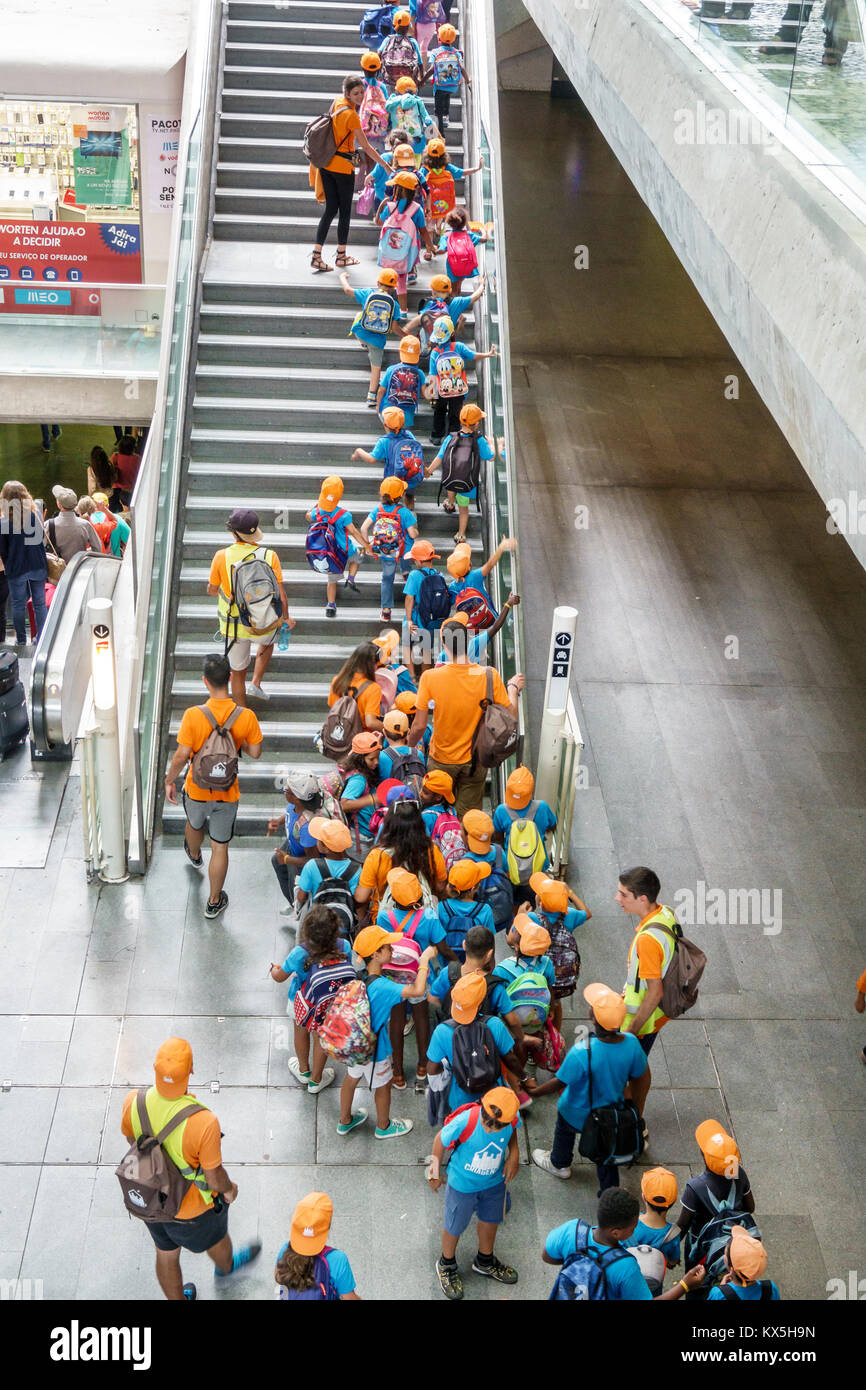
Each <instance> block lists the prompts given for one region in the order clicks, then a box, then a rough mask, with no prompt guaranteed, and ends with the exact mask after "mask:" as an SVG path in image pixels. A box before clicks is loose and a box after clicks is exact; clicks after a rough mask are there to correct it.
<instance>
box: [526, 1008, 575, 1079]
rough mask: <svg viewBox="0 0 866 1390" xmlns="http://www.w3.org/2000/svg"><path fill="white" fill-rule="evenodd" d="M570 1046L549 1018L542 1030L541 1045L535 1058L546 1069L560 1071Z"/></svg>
mask: <svg viewBox="0 0 866 1390" xmlns="http://www.w3.org/2000/svg"><path fill="white" fill-rule="evenodd" d="M567 1051H568V1048H567V1047H566V1045H565V1038H564V1037H563V1036H562V1034H561V1033H560V1031H559V1029H558V1028H556V1027H555V1026H554V1024H553V1020H552V1019H548V1020H547V1022H546V1023H545V1025H544V1027H543V1028H542V1030H541V1047H540V1048H538V1049H537V1050H536V1051H535V1057H534V1060H535V1061H536V1062H537V1064H538V1066H540V1067H543V1068H544V1070H545V1071H559V1068H560V1067H561V1066H562V1064H563V1062H564V1061H565V1054H566V1052H567Z"/></svg>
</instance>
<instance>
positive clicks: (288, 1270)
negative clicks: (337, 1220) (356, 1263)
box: [274, 1192, 361, 1303]
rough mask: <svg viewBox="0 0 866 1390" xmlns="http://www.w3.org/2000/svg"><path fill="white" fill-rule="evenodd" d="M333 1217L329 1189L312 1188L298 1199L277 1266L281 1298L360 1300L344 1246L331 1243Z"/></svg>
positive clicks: (333, 1300)
mask: <svg viewBox="0 0 866 1390" xmlns="http://www.w3.org/2000/svg"><path fill="white" fill-rule="evenodd" d="M333 1218H334V1204H333V1202H332V1201H331V1199H330V1197H329V1196H328V1194H327V1193H326V1192H309V1193H308V1194H307V1196H306V1197H302V1198H301V1200H300V1202H298V1205H297V1206H296V1207H295V1210H294V1211H293V1212H292V1225H291V1231H290V1234H289V1239H288V1240H287V1241H286V1243H285V1245H284V1246H283V1247H282V1249H281V1250H280V1253H279V1254H278V1255H277V1263H276V1266H275V1268H274V1279H275V1281H276V1283H277V1287H278V1290H279V1296H280V1298H281V1299H285V1300H287V1301H292V1300H294V1299H300V1298H303V1299H306V1300H311V1301H312V1300H322V1301H326V1302H336V1300H337V1299H342V1300H343V1301H344V1302H358V1303H360V1301H361V1299H360V1295H359V1294H357V1293H356V1292H355V1276H354V1274H353V1273H352V1266H351V1265H350V1264H349V1261H348V1259H347V1257H346V1256H345V1255H344V1254H343V1251H342V1250H336V1249H335V1248H334V1247H333V1246H332V1245H329V1244H328V1233H329V1232H330V1229H331V1222H332V1220H333Z"/></svg>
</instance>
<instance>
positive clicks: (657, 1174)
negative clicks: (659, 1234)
mask: <svg viewBox="0 0 866 1390" xmlns="http://www.w3.org/2000/svg"><path fill="white" fill-rule="evenodd" d="M602 1027H604V1025H603V1024H602ZM611 1031H613V1030H611ZM640 1191H641V1196H642V1197H643V1199H644V1201H645V1202H646V1203H647V1205H648V1206H651V1207H672V1206H673V1204H674V1202H675V1201H676V1200H677V1193H678V1191H679V1189H678V1187H677V1180H676V1178H675V1177H674V1175H673V1173H671V1172H669V1171H668V1169H667V1168H650V1169H649V1171H648V1172H646V1173H644V1175H643V1177H642V1178H641V1180H640Z"/></svg>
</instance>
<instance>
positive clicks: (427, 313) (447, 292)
mask: <svg viewBox="0 0 866 1390" xmlns="http://www.w3.org/2000/svg"><path fill="white" fill-rule="evenodd" d="M486 284H487V276H486V275H482V276H480V277H479V280H478V286H477V288H476V289H475V290H473V292H472V294H460V295H456V294H455V293H454V291H453V288H452V285H451V281H450V279H449V277H448V276H447V275H433V276H431V279H430V298H429V299H422V301H421V303H420V305H419V306H418V313H417V314H416V316H415V318H414V319H410V320H409V322H408V323H407V324H406V332H407V333H418V334H419V337H420V339H421V351H422V353H429V351H430V334H431V332H432V330H433V325H434V324H435V322H436V320H437V319H439V318H442V316H443V314H446V315H447V316H448V318H450V320H451V322H452V324H453V325H454V334H455V337H456V335H457V332H458V331H459V328H460V320H461V319H462V317H463V315H464V314H465V313H468V311H469V309H471V307H472V305H473V304H477V302H478V300H479V299H480V298H481V296H482V295H483V293H484V290H485V286H486Z"/></svg>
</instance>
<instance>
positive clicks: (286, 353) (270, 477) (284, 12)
mask: <svg viewBox="0 0 866 1390" xmlns="http://www.w3.org/2000/svg"><path fill="white" fill-rule="evenodd" d="M365 8H367V6H366V5H365V4H363V3H358V2H357V0H342V2H341V3H315V4H313V3H309V2H308V0H289V3H286V4H283V5H280V6H277V5H274V4H262V3H259V0H231V4H230V7H229V20H228V30H227V44H226V54H225V68H224V77H223V90H222V102H221V106H222V115H221V121H220V134H219V152H218V163H217V184H216V190H215V214H214V225H213V236H214V243H213V245H212V247H211V250H210V252H209V256H208V263H207V267H206V271H205V278H204V287H203V302H202V306H201V316H200V328H199V337H198V347H197V360H196V366H195V397H194V402H193V414H192V431H191V440H190V458H189V466H188V477H187V483H186V495H185V500H184V513H183V525H182V537H183V539H182V544H181V546H180V549H179V553H178V556H177V559H176V564H175V593H176V595H177V620H176V631H175V634H174V651H173V672H172V673H171V674H170V682H171V689H170V693H169V696H168V703H169V707H170V714H171V721H170V728H169V742H170V744H171V745H173V742H174V735H175V734H176V732H177V728H178V725H179V722H180V716H181V713H182V711H183V710H184V709H185V708H186V707H187V706H188V705H190V704H194V703H198V702H199V701H200V700H201V699H202V698H203V689H202V685H201V678H200V677H201V665H202V661H203V659H204V657H205V656H206V655H207V654H208V653H209V652H215V651H218V650H220V648H219V646H218V644H217V643H216V642H215V641H214V640H213V639H214V633H215V632H216V630H217V616H216V600H215V599H212V598H209V597H208V595H207V592H206V586H207V582H208V573H209V567H210V561H211V558H212V556H213V554H214V552H215V551H216V550H218V549H219V548H220V547H221V546H223V545H225V544H226V543H227V542H228V539H229V538H228V535H227V532H226V530H225V521H226V518H227V516H228V514H229V512H230V511H231V510H232V508H233V507H236V506H241V505H248V506H251V507H254V508H255V509H256V510H257V511H258V512H259V515H260V517H261V524H262V530H263V532H264V535H265V541H266V543H267V544H268V545H271V546H273V547H274V549H275V550H276V551H277V553H278V555H279V557H280V561H281V563H282V566H283V572H284V577H285V582H286V592H287V594H288V598H289V605H290V610H291V613H292V616H293V617H295V618H296V619H297V620H298V622H297V627H296V628H295V630H294V632H293V634H292V638H291V642H290V646H289V650H288V652H286V653H280V652H275V654H274V656H273V658H272V661H271V665H270V668H269V671H268V674H267V677H266V680H265V688H266V689H267V691H268V692H269V694H270V697H271V698H270V700H268V701H267V702H265V701H262V700H257V699H254V700H251V701H250V704H251V706H252V708H253V709H254V710H255V712H256V714H257V716H258V718H259V720H260V722H261V725H262V728H263V731H264V736H265V744H264V751H263V755H262V758H261V759H260V760H259V761H258V762H255V763H253V762H251V761H249V760H247V761H245V762H242V766H241V805H240V811H239V815H238V822H237V834H240V835H260V834H263V833H264V830H265V828H266V821H267V819H268V818H269V817H270V816H272V815H274V814H276V813H277V811H278V810H279V809H280V807H281V805H282V804H283V799H282V793H281V791H280V790H279V781H280V776H281V775H284V774H285V772H286V771H287V770H288V769H290V768H293V767H300V766H303V767H313V766H316V765H318V764H320V763H321V761H322V760H321V759H320V757H319V754H318V753H317V751H316V749H315V747H314V745H313V742H312V740H313V736H314V734H315V732H316V731H317V730H318V728H319V727H320V726H321V722H322V719H323V717H324V714H325V711H326V708H327V692H328V685H329V682H330V680H331V678H332V676H333V675H334V673H335V672H336V670H337V668H338V667H339V665H340V664H341V662H342V661H343V660H344V658H345V657H346V656H347V655H348V654H349V652H350V651H351V649H352V647H353V646H355V645H356V644H357V643H358V642H361V641H364V640H365V639H369V638H371V637H373V636H375V635H376V634H377V633H378V632H379V631H380V630H381V627H382V624H381V622H380V619H379V565H378V562H376V561H374V560H371V559H367V560H365V561H364V563H363V565H362V568H361V572H360V574H359V577H358V583H359V585H360V587H361V590H362V592H361V593H360V594H352V593H351V592H350V591H348V590H342V589H341V591H340V594H339V596H338V615H337V617H336V619H331V620H326V618H325V616H324V605H325V593H324V584H323V582H322V581H321V579H320V578H319V577H318V576H316V575H314V574H313V572H312V571H311V570H310V569H309V567H308V565H307V564H306V561H305V558H304V538H305V534H306V527H307V523H306V521H305V517H304V513H305V512H306V510H307V508H308V507H309V506H310V505H311V504H312V503H313V502H315V500H316V498H317V496H318V491H319V484H320V481H321V479H322V478H323V477H324V476H325V475H326V474H327V473H334V472H336V473H339V474H340V475H341V477H342V478H343V479H344V480H345V484H346V492H345V496H344V499H343V505H344V506H346V507H347V508H348V509H349V510H350V511H352V512H353V514H354V517H355V521H356V523H357V524H360V522H361V521H362V519H363V517H364V516H365V515H366V514H367V512H368V511H369V510H370V508H371V506H372V505H373V504H374V503H375V501H376V500H377V497H378V484H379V481H380V477H381V475H380V473H379V472H378V470H377V469H375V468H372V467H370V466H368V465H365V464H351V463H349V456H350V454H351V452H352V450H353V449H354V448H355V446H356V445H362V446H363V447H365V448H368V449H369V448H370V447H371V446H372V443H373V442H374V440H375V439H376V438H378V436H379V434H380V433H381V430H380V428H379V422H378V420H377V417H376V415H375V413H374V412H373V411H371V410H368V409H367V408H366V407H365V405H364V400H365V396H366V389H367V375H368V363H367V356H366V353H365V352H364V351H363V350H362V349H361V348H360V347H359V346H358V345H357V344H356V343H355V341H354V339H351V338H349V337H348V336H347V334H348V329H349V325H350V323H351V320H352V316H353V312H354V305H353V301H351V300H350V299H349V298H347V296H346V295H345V294H343V292H342V290H341V288H340V283H339V279H338V272H337V271H336V270H335V271H334V272H333V273H331V274H324V275H314V274H312V273H311V271H310V267H309V258H310V251H311V248H312V244H313V237H314V231H315V225H316V222H317V220H318V216H319V209H318V205H317V204H316V201H315V197H314V195H313V192H312V190H311V189H310V188H309V183H308V170H307V165H306V163H305V161H304V157H303V152H302V149H301V139H302V134H303V130H304V127H305V125H306V124H307V122H308V121H309V120H310V119H311V117H312V116H314V115H315V114H317V113H318V112H319V111H321V110H325V109H327V106H328V104H329V102H330V101H331V100H333V98H334V96H336V95H337V94H338V93H339V90H340V84H341V82H342V78H343V76H344V75H345V74H346V73H347V72H353V71H357V69H358V57H359V54H360V51H361V44H360V39H359V35H358V24H359V21H360V18H361V15H362V14H363V12H364V9H365ZM455 22H457V20H456V7H455ZM423 95H424V96H425V99H427V100H428V102H429V104H430V106H431V109H432V97H431V96H430V95H429V91H425V93H424V94H423ZM460 122H461V105H460V102H459V101H456V102H452V123H451V125H450V127H449V130H448V132H447V137H446V138H447V143H448V148H449V152H450V153H451V155H452V157H453V158H455V159H456V160H457V161H458V162H461V161H462V160H463V128H462V125H461V123H460ZM377 241H378V235H377V232H376V231H375V229H374V228H373V226H372V223H371V222H370V221H369V220H366V219H361V218H358V217H356V218H355V219H354V220H353V223H352V232H351V238H350V248H349V249H350V252H351V253H352V254H354V255H355V256H358V257H359V259H360V260H361V262H362V264H361V265H360V266H358V267H353V268H352V269H351V270H350V272H349V275H350V278H351V281H352V284H353V285H357V286H365V285H370V284H372V283H374V278H375V246H376V244H377ZM335 248H336V224H335V225H334V228H333V229H332V232H331V235H330V237H329V241H328V245H327V246H326V259H328V260H329V261H330V262H331V263H333V259H334V253H335ZM328 252H329V253H330V255H327V253H328ZM443 268H444V266H443V261H442V260H441V259H439V258H437V259H436V260H434V261H433V262H432V263H427V262H423V261H420V262H419V281H418V286H417V287H416V290H415V291H414V292H413V291H412V290H410V296H409V308H410V312H411V311H412V310H413V308H414V306H415V305H416V304H417V303H418V301H419V298H420V294H419V293H418V291H420V290H421V289H422V288H426V286H427V284H428V283H429V278H430V275H431V274H434V273H435V272H436V270H437V269H439V270H441V269H443ZM472 333H473V323H472V319H471V316H468V317H467V319H465V320H464V325H463V329H462V334H463V336H464V337H469V338H470V339H471V336H472ZM394 342H395V343H396V339H395V340H394ZM395 357H396V351H395V350H391V351H389V353H388V355H387V357H386V365H387V363H388V362H391V361H393V360H395ZM430 420H431V416H430V408H429V406H428V405H426V404H424V405H422V409H421V410H420V411H419V412H418V416H417V418H416V432H417V433H418V436H419V438H420V439H421V440H422V441H423V442H425V445H426V447H425V456H426V457H427V459H428V460H429V459H430V458H432V456H433V452H434V451H433V450H432V448H431V447H430V445H429V444H428V443H427V440H428V438H429V432H430ZM436 491H437V484H436V480H435V477H434V479H433V480H431V481H430V482H428V483H426V484H425V485H424V486H423V487H422V489H421V490H420V491H419V493H418V500H417V504H416V511H417V513H418V519H419V527H420V532H421V534H422V535H423V536H425V537H426V538H428V539H430V540H431V541H433V542H434V544H435V545H436V548H437V550H439V551H441V552H442V553H443V555H447V554H448V553H449V552H450V549H451V547H452V539H451V537H452V534H453V530H454V523H453V518H451V517H448V516H446V515H445V514H444V513H443V512H441V511H439V510H438V509H437V507H436ZM470 538H471V539H472V540H473V541H474V543H475V545H476V546H480V536H479V528H478V523H477V521H476V520H475V519H474V518H473V520H472V521H471V522H470ZM400 607H401V597H400V589H399V587H398V589H397V593H396V595H395V608H394V614H395V617H397V616H398V615H399V609H400ZM398 625H399V624H398ZM162 823H163V829H164V830H165V831H166V832H169V833H177V832H179V831H181V830H182V828H183V812H182V809H181V808H179V807H175V806H171V805H168V804H166V805H165V806H164V809H163V822H162Z"/></svg>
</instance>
